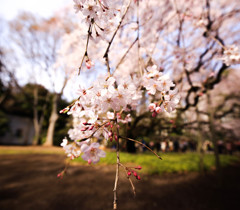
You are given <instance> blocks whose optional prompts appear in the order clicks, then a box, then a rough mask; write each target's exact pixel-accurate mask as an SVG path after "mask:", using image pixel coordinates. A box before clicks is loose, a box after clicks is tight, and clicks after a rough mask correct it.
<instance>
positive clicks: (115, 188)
mask: <svg viewBox="0 0 240 210" xmlns="http://www.w3.org/2000/svg"><path fill="white" fill-rule="evenodd" d="M115 118H116V114H115ZM116 125H117V118H116ZM116 127H117V139H116V137H115V140H116V142H117V148H116V154H117V167H116V177H115V183H114V189H113V196H114V200H113V209H114V210H116V209H117V187H118V179H119V165H120V157H119V137H120V136H119V128H118V126H116Z"/></svg>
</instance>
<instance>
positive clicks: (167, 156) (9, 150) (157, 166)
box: [0, 146, 239, 174]
mask: <svg viewBox="0 0 240 210" xmlns="http://www.w3.org/2000/svg"><path fill="white" fill-rule="evenodd" d="M0 154H2V155H4V154H5V155H6V154H8V155H14V154H22V155H28V154H64V151H63V149H62V148H61V147H34V146H28V147H7V146H6V147H4V146H1V147H0ZM161 157H162V160H160V159H158V158H157V157H156V156H155V155H154V154H152V153H150V152H145V153H138V154H129V153H126V152H120V160H121V163H122V164H124V165H126V166H138V165H140V166H142V173H146V174H163V173H183V172H189V171H199V155H198V154H197V153H190V152H189V153H162V154H161ZM238 160H239V157H237V156H231V155H220V162H221V166H222V167H225V166H227V165H230V164H232V163H234V162H236V161H238ZM214 161H215V159H214V156H213V154H205V155H204V168H205V170H211V169H214ZM74 163H79V164H84V165H87V163H86V161H84V160H83V159H82V158H81V157H80V158H77V159H75V160H74ZM115 163H116V153H115V152H110V151H107V155H106V157H105V158H101V160H100V162H99V163H98V164H97V165H113V164H115Z"/></svg>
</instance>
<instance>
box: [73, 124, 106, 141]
mask: <svg viewBox="0 0 240 210" xmlns="http://www.w3.org/2000/svg"><path fill="white" fill-rule="evenodd" d="M107 123H108V122H105V123H103V124H102V125H100V126H99V127H98V128H97V129H96V130H95V131H94V132H93V133H92V134H91V135H90V136H88V137H86V138H83V139H79V140H77V142H82V141H86V140H87V139H90V138H92V137H93V135H94V134H95V133H96V132H97V131H98V130H99V129H100V128H101V127H103V126H104V125H106V124H107Z"/></svg>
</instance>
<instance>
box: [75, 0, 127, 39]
mask: <svg viewBox="0 0 240 210" xmlns="http://www.w3.org/2000/svg"><path fill="white" fill-rule="evenodd" d="M73 1H74V9H75V12H76V13H78V12H79V13H81V15H82V19H84V20H85V21H86V23H88V24H92V25H94V27H93V28H94V30H95V33H96V36H97V37H99V36H100V32H101V31H102V32H105V33H106V32H108V31H109V26H110V25H111V24H114V23H115V22H119V21H117V20H120V13H121V9H122V3H123V2H122V1H110V0H73ZM91 35H92V34H91Z"/></svg>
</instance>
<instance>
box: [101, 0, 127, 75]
mask: <svg viewBox="0 0 240 210" xmlns="http://www.w3.org/2000/svg"><path fill="white" fill-rule="evenodd" d="M130 4H131V0H130V1H129V4H128V6H127V8H126V10H125V12H124V14H123V16H122V19H121V20H120V22H119V24H118V27H117V29H116V30H115V32H114V34H113V36H112V38H111V40H110V41H109V43H108V47H107V49H106V51H105V53H104V56H103V58H105V60H106V65H107V69H108V73H109V74H110V65H109V59H108V53H109V49H110V47H111V45H112V42H113V40H114V38H115V36H116V34H117V32H118V30H119V28H120V26H121V24H122V22H123V19H124V18H125V16H126V14H127V11H128V9H129V8H130Z"/></svg>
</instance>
